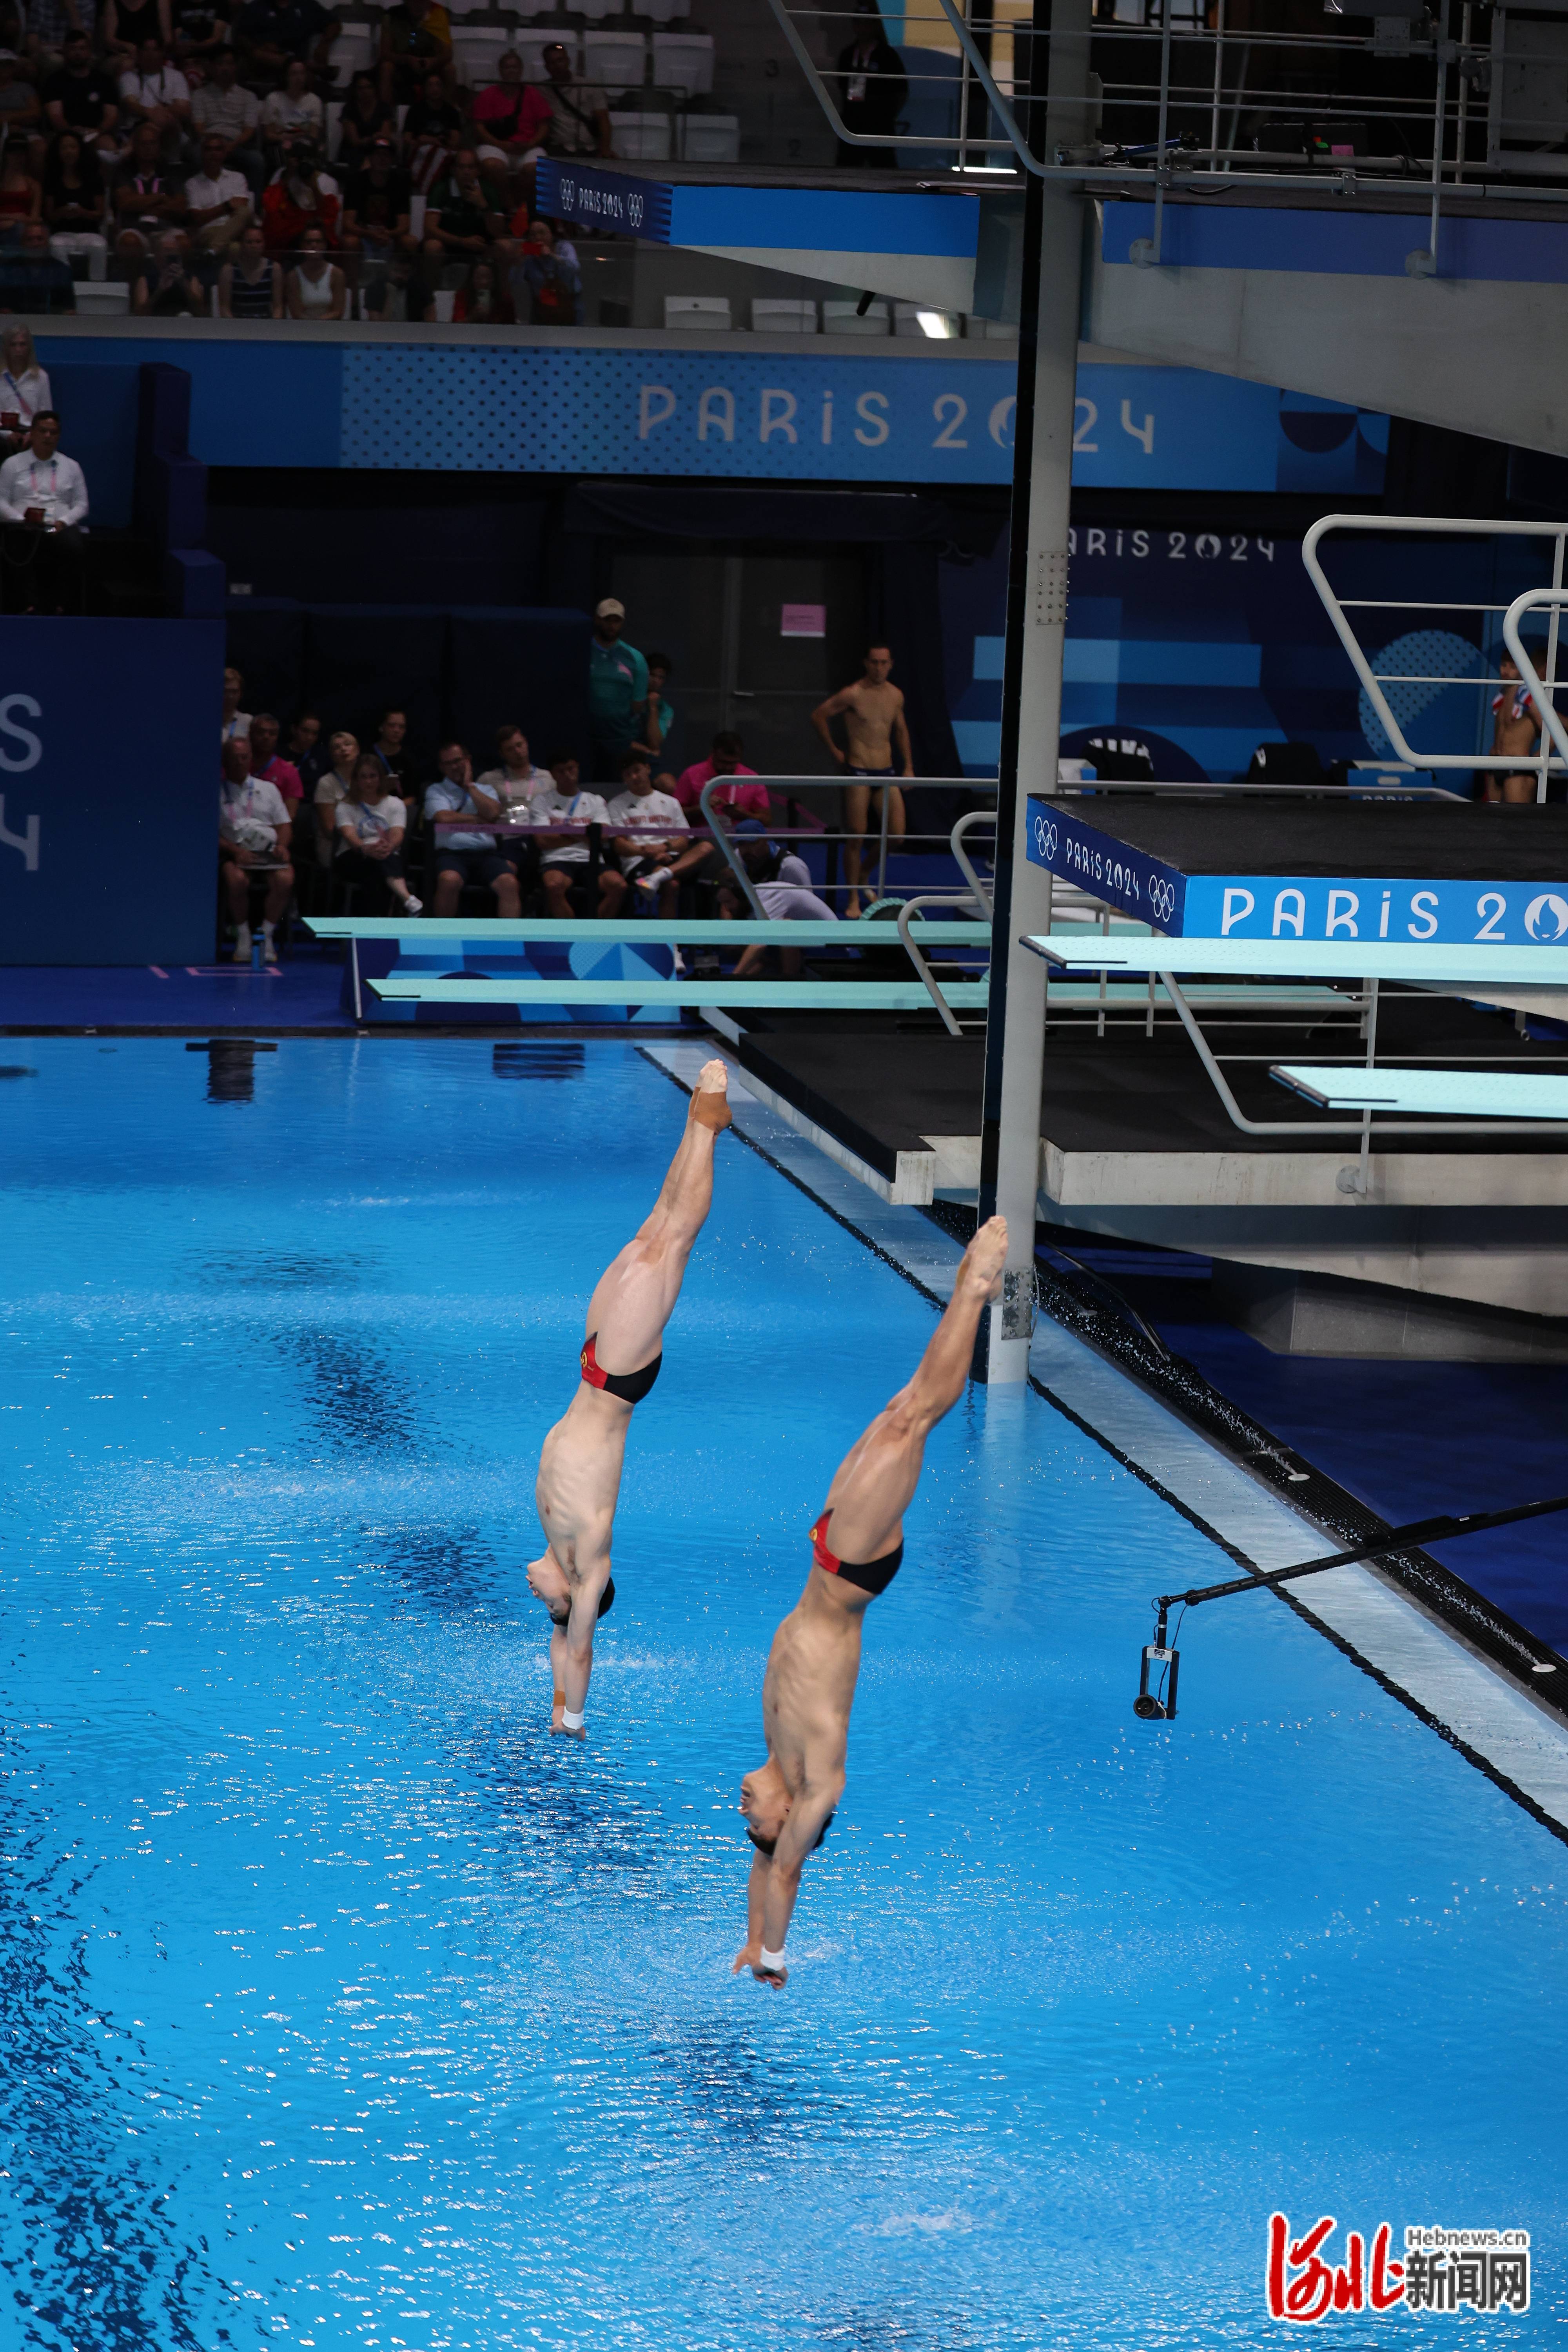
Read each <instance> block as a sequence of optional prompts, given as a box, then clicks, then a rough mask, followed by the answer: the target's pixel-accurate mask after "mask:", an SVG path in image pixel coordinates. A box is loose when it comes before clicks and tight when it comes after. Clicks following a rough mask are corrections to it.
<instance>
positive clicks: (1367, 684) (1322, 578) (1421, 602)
mask: <svg viewBox="0 0 1568 2352" xmlns="http://www.w3.org/2000/svg"><path fill="white" fill-rule="evenodd" d="M1333 531H1354V532H1356V533H1358V534H1359V535H1360V536H1361V537H1363V538H1365V537H1367V536H1369V535H1371V536H1373V537H1377V536H1381V535H1382V534H1384V533H1385V532H1387V533H1392V534H1394V535H1395V536H1399V537H1405V538H1426V539H1453V538H1455V537H1464V538H1469V539H1500V538H1501V539H1521V540H1527V541H1542V542H1544V543H1545V544H1546V545H1548V546H1549V547H1550V549H1551V558H1552V583H1551V586H1550V587H1543V588H1540V589H1532V590H1530V591H1528V592H1527V593H1525V594H1524V595H1522V596H1517V597H1515V598H1514V599H1513V601H1512V603H1511V604H1498V603H1495V602H1493V601H1490V600H1489V599H1487V598H1485V597H1479V596H1477V597H1461V598H1452V597H1449V598H1437V597H1428V596H1424V595H1422V594H1421V593H1420V591H1419V589H1417V590H1416V591H1415V593H1413V594H1411V595H1409V596H1342V595H1340V594H1339V593H1338V592H1337V590H1335V589H1334V588H1333V587H1332V586H1331V583H1330V581H1329V578H1328V575H1327V573H1326V572H1325V571H1324V569H1323V566H1322V563H1321V560H1320V558H1319V554H1318V550H1319V548H1320V546H1321V543H1322V541H1323V540H1324V539H1326V538H1327V537H1328V536H1329V535H1330V533H1331V532H1333ZM1565 551H1568V523H1562V522H1484V521H1471V520H1467V519H1463V518H1459V517H1455V516H1440V515H1377V516H1369V515H1347V514H1330V515H1324V516H1322V517H1321V519H1320V520H1318V521H1317V522H1315V523H1314V524H1313V525H1312V527H1311V529H1310V530H1309V531H1308V533H1307V535H1306V537H1305V538H1304V539H1303V540H1302V541H1301V561H1302V562H1303V563H1304V564H1305V565H1306V568H1307V574H1308V577H1309V578H1310V581H1311V583H1312V585H1313V586H1314V588H1316V590H1317V592H1318V594H1319V596H1320V597H1321V600H1322V604H1323V609H1324V611H1325V612H1326V613H1327V614H1328V616H1329V619H1330V621H1331V624H1332V625H1333V629H1334V633H1335V635H1337V636H1338V638H1339V641H1340V643H1341V645H1342V646H1343V647H1344V649H1345V651H1346V653H1347V654H1348V655H1349V656H1350V659H1351V663H1352V667H1353V668H1354V670H1355V673H1356V676H1357V677H1359V679H1360V680H1361V683H1362V686H1363V689H1364V690H1365V693H1366V697H1367V699H1368V701H1369V702H1370V703H1371V704H1372V707H1373V710H1374V711H1375V712H1376V714H1377V717H1378V719H1379V722H1380V723H1381V725H1382V727H1383V729H1384V732H1385V734H1386V735H1387V737H1388V740H1389V741H1390V742H1391V743H1392V744H1393V746H1394V753H1395V756H1396V757H1397V758H1399V759H1401V760H1405V761H1409V763H1410V765H1411V766H1412V767H1416V768H1428V769H1444V770H1448V769H1469V770H1474V769H1478V768H1479V769H1485V770H1490V771H1495V772H1497V773H1498V774H1500V775H1526V774H1529V773H1531V772H1533V773H1534V774H1535V776H1536V779H1537V781H1536V798H1537V799H1538V800H1544V799H1545V798H1546V782H1547V778H1548V776H1549V775H1550V774H1551V773H1552V772H1553V771H1554V770H1555V771H1559V772H1561V771H1563V770H1565V769H1568V736H1565V735H1564V732H1563V727H1562V723H1561V721H1560V720H1559V719H1558V717H1557V713H1556V709H1555V705H1554V701H1553V698H1554V696H1555V694H1556V693H1557V692H1558V691H1559V690H1560V688H1561V687H1562V685H1563V680H1561V679H1559V677H1558V676H1557V653H1558V639H1559V629H1558V622H1559V615H1560V614H1561V612H1562V610H1563V606H1564V605H1565V604H1568V595H1564V594H1563V593H1562V592H1563V572H1564V560H1565ZM1535 609H1544V610H1549V611H1550V614H1551V620H1550V622H1549V625H1548V631H1547V640H1546V662H1545V668H1544V673H1543V674H1542V673H1538V672H1537V670H1536V668H1535V667H1534V665H1533V663H1529V662H1528V657H1527V656H1525V655H1524V651H1523V647H1522V646H1521V644H1520V642H1519V629H1518V621H1519V616H1520V615H1521V614H1522V613H1524V612H1526V611H1530V610H1535ZM1352 612H1396V613H1407V614H1419V613H1464V614H1488V613H1496V614H1501V616H1502V628H1501V634H1502V636H1503V640H1504V644H1505V646H1507V649H1508V652H1509V653H1510V656H1512V658H1513V659H1514V661H1515V662H1516V664H1518V665H1519V668H1520V676H1521V681H1522V682H1523V684H1524V685H1525V687H1526V688H1528V690H1529V694H1530V698H1531V701H1532V702H1533V704H1534V706H1535V709H1536V711H1537V714H1538V715H1539V717H1540V718H1541V719H1542V722H1543V724H1542V730H1541V748H1540V751H1537V752H1533V753H1524V752H1520V751H1480V750H1479V749H1478V750H1476V751H1422V750H1418V749H1417V748H1416V747H1415V746H1414V745H1413V744H1411V743H1410V742H1409V741H1408V740H1407V739H1406V730H1405V727H1404V726H1403V725H1402V724H1401V722H1400V720H1399V719H1397V718H1396V716H1395V715H1394V709H1393V708H1392V706H1391V704H1390V702H1389V699H1388V697H1387V696H1386V695H1385V694H1384V687H1385V686H1395V685H1411V684H1418V685H1423V686H1435V687H1441V688H1447V687H1465V688H1469V689H1471V690H1472V691H1474V690H1475V689H1476V688H1489V689H1490V690H1492V691H1493V692H1495V691H1496V689H1497V686H1498V683H1499V681H1498V679H1497V678H1496V677H1494V676H1493V675H1491V674H1490V673H1489V671H1487V670H1486V669H1485V667H1483V668H1482V670H1481V673H1480V674H1479V676H1476V675H1473V674H1467V675H1466V676H1464V677H1456V676H1453V675H1450V674H1447V673H1443V672H1438V671H1430V672H1429V671H1403V670H1374V669H1373V666H1372V657H1371V656H1369V655H1368V653H1367V651H1366V649H1365V647H1364V646H1363V644H1362V642H1361V639H1360V638H1359V637H1358V635H1356V631H1355V628H1354V625H1352V622H1351V620H1350V619H1349V617H1348V616H1349V614H1352ZM1510 626H1511V631H1512V634H1511V635H1510ZM1479 650H1480V652H1481V654H1482V656H1483V664H1484V656H1485V651H1486V648H1485V646H1482V647H1480V648H1479ZM1478 731H1479V730H1478Z"/></svg>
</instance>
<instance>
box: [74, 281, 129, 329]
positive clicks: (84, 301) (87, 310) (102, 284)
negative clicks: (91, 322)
mask: <svg viewBox="0 0 1568 2352" xmlns="http://www.w3.org/2000/svg"><path fill="white" fill-rule="evenodd" d="M130 309H131V289H130V287H129V286H124V285H117V284H116V283H115V282H114V280H113V279H112V278H104V279H102V280H100V281H99V282H97V283H95V282H94V281H93V280H92V279H90V278H83V279H81V280H80V281H79V284H78V286H77V289H76V310H77V316H78V318H79V319H86V318H92V319H121V318H124V317H125V316H126V314H127V313H128V311H129V310H130Z"/></svg>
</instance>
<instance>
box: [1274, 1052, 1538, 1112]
mask: <svg viewBox="0 0 1568 2352" xmlns="http://www.w3.org/2000/svg"><path fill="white" fill-rule="evenodd" d="M1268 1075H1269V1076H1270V1077H1271V1078H1277V1079H1278V1080H1279V1084H1280V1085H1281V1086H1282V1087H1289V1088H1290V1090H1291V1092H1292V1093H1294V1094H1299V1095H1301V1096H1303V1097H1305V1099H1306V1100H1307V1101H1308V1102H1310V1103H1316V1104H1317V1105H1318V1106H1319V1108H1321V1109H1323V1110H1383V1111H1415V1112H1416V1113H1418V1114H1419V1113H1426V1112H1428V1111H1429V1112H1431V1113H1433V1114H1434V1115H1435V1116H1436V1117H1438V1118H1561V1119H1568V1077H1559V1076H1554V1075H1552V1073H1550V1072H1542V1073H1537V1072H1535V1071H1531V1070H1521V1071H1513V1070H1402V1069H1379V1068H1377V1067H1376V1066H1373V1067H1372V1068H1370V1069H1369V1068H1367V1067H1366V1066H1365V1065H1364V1064H1363V1066H1361V1067H1359V1068H1348V1069H1342V1068H1331V1067H1329V1066H1327V1065H1324V1064H1321V1063H1313V1062H1276V1063H1274V1064H1273V1065H1272V1066H1271V1067H1270V1069H1269V1072H1268Z"/></svg>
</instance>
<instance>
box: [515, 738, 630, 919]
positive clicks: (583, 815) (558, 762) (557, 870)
mask: <svg viewBox="0 0 1568 2352" xmlns="http://www.w3.org/2000/svg"><path fill="white" fill-rule="evenodd" d="M580 772H581V771H580V769H579V767H578V764H577V757H576V754H575V753H574V752H573V751H557V752H555V753H554V754H553V755H552V759H551V761H550V779H551V782H550V790H549V791H548V792H546V793H535V794H534V795H533V798H532V799H531V801H530V803H529V804H528V816H529V823H530V824H537V825H544V826H548V825H549V824H551V823H552V821H553V822H554V823H555V824H607V823H608V821H609V811H608V809H606V807H605V803H604V802H603V801H602V800H601V799H600V797H599V795H598V793H584V792H579V791H578V789H577V779H578V776H579V774H580ZM540 847H541V849H542V851H543V853H544V854H543V856H542V858H541V860H540V866H539V878H540V880H541V881H542V884H543V886H544V911H545V913H546V914H547V915H551V916H556V917H561V916H569V915H570V914H571V912H572V900H571V897H570V892H571V889H572V886H573V884H574V882H576V883H581V882H582V881H583V880H584V878H585V877H584V867H585V866H587V863H588V842H587V837H586V835H584V834H581V833H551V832H546V833H545V834H544V835H543V836H542V840H541V842H540ZM608 847H609V845H608V843H606V844H605V848H606V850H607V849H608ZM625 897H626V881H625V877H623V875H622V873H621V870H620V867H619V866H617V865H616V860H615V856H614V854H613V852H612V853H611V854H610V855H609V856H607V857H606V860H605V864H604V866H602V867H601V868H600V872H599V903H598V906H597V907H596V908H595V909H594V910H593V911H594V912H595V913H596V914H598V915H601V916H603V915H614V914H616V913H618V912H619V909H620V904H621V901H622V899H623V898H625Z"/></svg>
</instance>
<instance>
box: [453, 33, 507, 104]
mask: <svg viewBox="0 0 1568 2352" xmlns="http://www.w3.org/2000/svg"><path fill="white" fill-rule="evenodd" d="M510 47H511V35H510V33H509V32H507V31H506V29H505V28H504V26H500V25H454V26H453V27H452V58H453V62H454V63H455V65H456V66H457V68H458V80H459V81H460V82H462V83H464V84H465V85H466V86H467V87H468V89H485V88H486V87H487V86H488V84H489V83H490V82H492V81H495V80H497V79H499V71H498V68H497V63H496V60H497V59H498V58H500V54H501V51H502V50H503V49H510Z"/></svg>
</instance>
